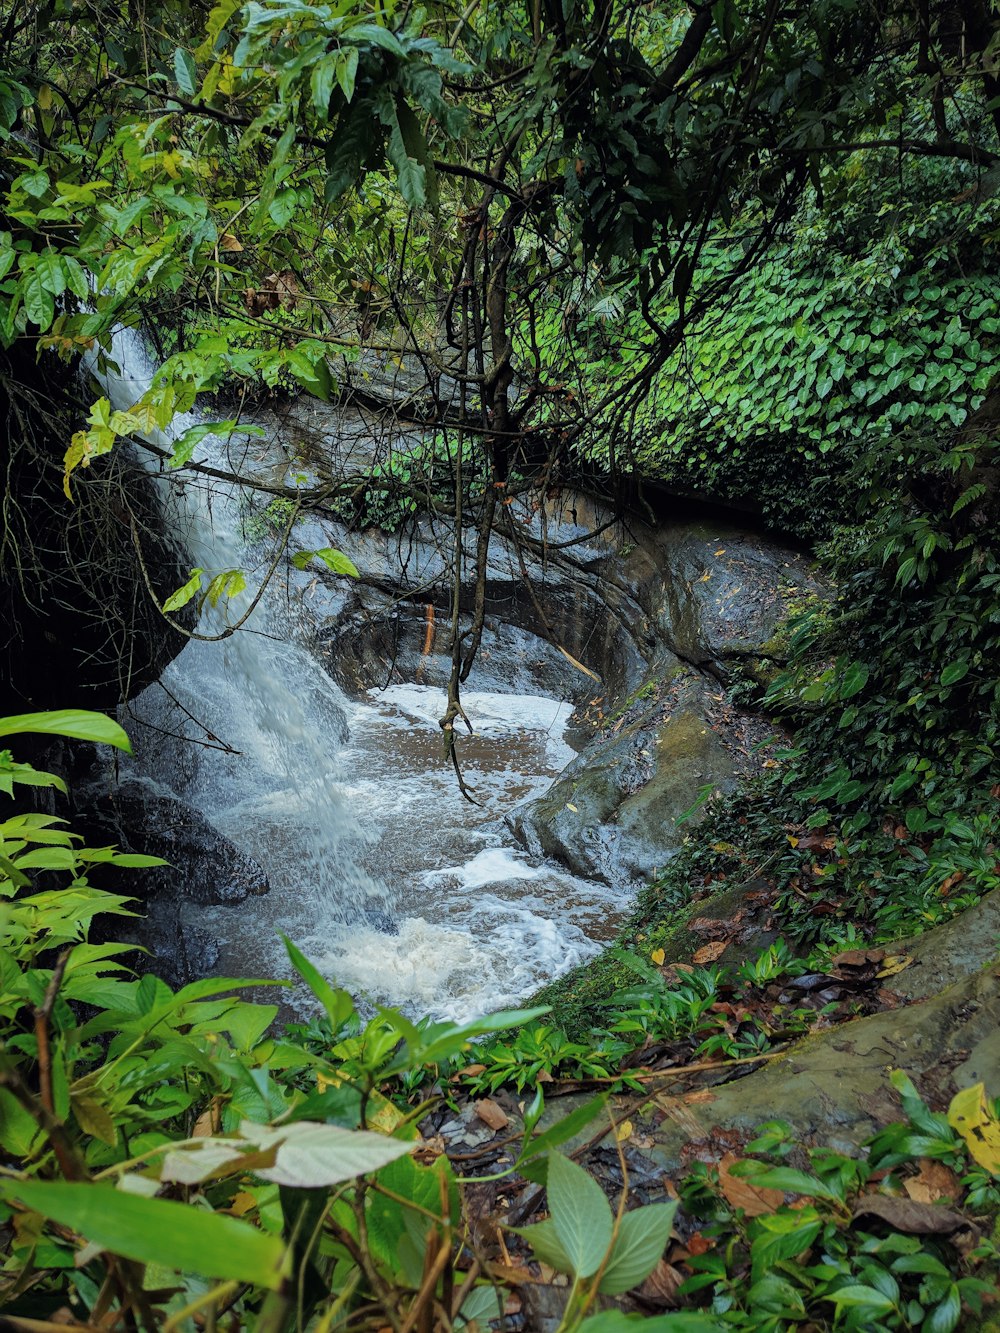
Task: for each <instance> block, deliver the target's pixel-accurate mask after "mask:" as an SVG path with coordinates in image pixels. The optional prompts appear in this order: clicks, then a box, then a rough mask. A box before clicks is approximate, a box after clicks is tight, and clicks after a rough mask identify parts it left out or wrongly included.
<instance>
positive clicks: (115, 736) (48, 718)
mask: <svg viewBox="0 0 1000 1333" xmlns="http://www.w3.org/2000/svg"><path fill="white" fill-rule="evenodd" d="M24 731H30V732H37V733H40V734H41V735H43V736H69V737H72V739H74V740H78V741H93V742H94V743H95V744H96V745H114V746H115V747H116V748H117V749H119V750H126V751H128V752H129V753H131V751H132V742H131V741H130V740H129V738H128V736H127V735H126V733H125V732H124V731H123V730H122V728H121V727H120V726H119V725H118V723H117V722H113V721H112V720H111V718H110V717H105V715H104V714H103V713H91V712H88V711H86V710H85V709H78V708H62V709H55V710H53V711H52V712H48V713H19V714H17V715H16V716H14V717H0V736H13V735H16V734H18V733H19V732H24Z"/></svg>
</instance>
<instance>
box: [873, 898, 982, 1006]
mask: <svg viewBox="0 0 1000 1333" xmlns="http://www.w3.org/2000/svg"><path fill="white" fill-rule="evenodd" d="M998 936H1000V889H994V890H993V892H992V893H988V894H986V896H985V897H984V898H983V899H982V900H981V901H980V902H978V903H976V904H974V905H973V906H972V907H967V908H966V909H965V911H964V912H961V913H960V914H959V915H958V916H955V917H952V919H951V920H950V921H945V922H943V923H942V924H941V925H940V926H935V927H933V929H931V930H928V931H927V932H925V934H923V935H918V936H917V937H916V938H915V939H911V940H899V941H897V942H896V943H895V944H893V945H892V952H893V953H894V954H902V955H906V954H910V955H911V956H912V957H913V962H912V963H911V964H910V966H909V967H907V968H905V969H904V970H903V971H902V972H899V973H897V974H896V976H894V977H892V978H891V980H889V981H887V982H886V989H887V990H890V991H892V993H893V994H894V995H898V996H899V997H900V999H904V1000H923V999H926V998H927V996H929V995H934V994H935V993H936V992H938V991H940V990H942V989H943V988H944V987H945V986H948V985H950V984H951V983H952V982H954V981H957V980H958V979H959V978H960V977H965V976H968V975H969V974H970V973H972V972H976V971H978V969H979V968H981V967H985V965H986V964H987V963H989V962H991V961H992V960H993V959H995V958H996V956H997V944H996V942H997V938H998Z"/></svg>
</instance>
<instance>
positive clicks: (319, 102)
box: [309, 52, 357, 120]
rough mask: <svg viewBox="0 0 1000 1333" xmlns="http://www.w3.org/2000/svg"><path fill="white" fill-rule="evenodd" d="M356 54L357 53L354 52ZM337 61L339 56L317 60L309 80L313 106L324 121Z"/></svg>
mask: <svg viewBox="0 0 1000 1333" xmlns="http://www.w3.org/2000/svg"><path fill="white" fill-rule="evenodd" d="M356 54H357V52H355V55H356ZM339 59H340V57H339V56H333V55H329V56H324V57H323V59H322V60H317V61H316V64H315V65H313V72H312V74H311V76H310V78H309V88H310V92H311V94H312V103H313V106H314V107H315V108H316V110H317V111H318V112H319V114H320V115H321V116H322V117H323V119H324V120H325V119H326V114H327V112H328V111H329V109H330V98H331V97H332V96H333V85H334V83H335V82H336V79H337V66H338V63H339Z"/></svg>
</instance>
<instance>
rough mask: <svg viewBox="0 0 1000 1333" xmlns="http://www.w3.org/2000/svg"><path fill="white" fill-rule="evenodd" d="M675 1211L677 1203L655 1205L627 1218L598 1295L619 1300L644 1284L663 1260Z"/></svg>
mask: <svg viewBox="0 0 1000 1333" xmlns="http://www.w3.org/2000/svg"><path fill="white" fill-rule="evenodd" d="M676 1211H677V1204H676V1203H654V1204H649V1205H647V1206H646V1207H645V1208H635V1209H633V1211H632V1212H630V1213H626V1214H625V1216H624V1217H623V1218H622V1221H621V1226H620V1227H619V1228H618V1235H617V1236H616V1237H615V1243H614V1248H613V1249H612V1251H611V1258H610V1260H609V1261H608V1266H607V1268H605V1270H604V1276H603V1277H602V1278H601V1282H600V1286H599V1287H598V1291H603V1292H605V1293H606V1294H607V1295H609V1296H620V1295H621V1293H622V1292H624V1291H631V1290H632V1288H633V1287H637V1286H638V1285H639V1283H640V1282H645V1280H646V1278H647V1277H649V1275H650V1273H651V1272H652V1271H653V1269H654V1268H655V1267H656V1265H657V1263H658V1261H659V1260H660V1259H661V1258H662V1257H663V1251H664V1250H665V1249H666V1247H667V1242H668V1241H669V1239H670V1228H671V1227H672V1226H673V1223H674V1214H675V1213H676Z"/></svg>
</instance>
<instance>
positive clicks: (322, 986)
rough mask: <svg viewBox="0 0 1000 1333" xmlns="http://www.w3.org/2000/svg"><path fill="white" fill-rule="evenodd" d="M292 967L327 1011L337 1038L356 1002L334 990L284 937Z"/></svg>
mask: <svg viewBox="0 0 1000 1333" xmlns="http://www.w3.org/2000/svg"><path fill="white" fill-rule="evenodd" d="M281 938H282V940H283V941H284V943H285V948H286V950H287V951H288V957H289V959H290V960H291V964H292V967H294V968H295V970H296V972H298V974H299V976H300V977H301V978H302V980H303V981H304V982H305V983H306V985H307V986H308V987H309V989H310V990H311V991H312V993H313V995H315V996H316V999H317V1000H319V1002H320V1004H321V1005H322V1006H323V1008H324V1009H325V1010H326V1016H327V1018H328V1019H329V1020H330V1027H331V1029H332V1030H333V1035H334V1036H336V1035H337V1033H338V1032H339V1031H340V1029H341V1028H342V1027H343V1026H344V1024H345V1023H346V1022H347V1020H348V1019H349V1018H350V1017H351V1015H352V1014H353V1013H354V1001H353V1000H352V999H351V997H350V995H348V993H347V991H345V990H334V988H333V987H332V986H331V985H330V983H329V982H328V981H327V980H326V978H325V977H323V976H322V975H321V974H320V973H319V972H318V971H317V969H316V968H315V967H314V966H313V964H312V963H311V962H310V961H309V959H308V958H307V957H306V956H305V954H304V953H302V951H301V950H300V949H298V948H297V947H296V946H295V945H294V944H293V943H292V941H291V940H290V939H289V938H288V936H287V935H282V937H281Z"/></svg>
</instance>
